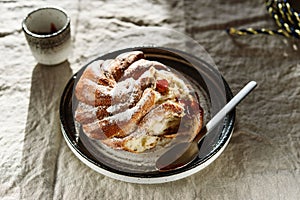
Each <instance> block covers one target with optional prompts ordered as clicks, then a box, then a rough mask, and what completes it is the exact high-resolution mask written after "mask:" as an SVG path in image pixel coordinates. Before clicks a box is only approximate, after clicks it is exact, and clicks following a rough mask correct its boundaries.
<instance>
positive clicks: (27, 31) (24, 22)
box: [22, 6, 71, 38]
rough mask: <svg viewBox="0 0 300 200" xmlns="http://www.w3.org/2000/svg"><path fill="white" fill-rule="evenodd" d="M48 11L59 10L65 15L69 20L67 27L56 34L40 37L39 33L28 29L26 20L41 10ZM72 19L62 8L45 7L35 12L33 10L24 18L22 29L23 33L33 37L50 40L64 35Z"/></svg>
mask: <svg viewBox="0 0 300 200" xmlns="http://www.w3.org/2000/svg"><path fill="white" fill-rule="evenodd" d="M46 9H53V10H58V11H60V12H61V13H63V14H64V15H65V16H66V18H67V21H66V23H65V25H64V26H63V27H62V28H61V29H59V30H58V31H56V32H54V33H50V34H43V35H40V34H37V33H34V32H32V31H30V30H29V29H28V28H27V25H26V20H27V19H28V18H29V17H30V15H32V14H33V13H35V12H37V11H40V10H46ZM70 21H71V20H70V17H69V15H68V14H67V12H66V11H65V10H64V9H63V8H61V7H57V6H44V7H39V8H36V9H34V10H32V11H31V12H29V13H28V14H27V15H26V17H24V19H23V21H22V29H23V31H24V32H25V33H26V34H28V35H30V36H32V37H35V38H50V37H54V36H57V35H59V34H60V33H62V32H63V31H65V30H66V29H67V28H68V27H69V26H70Z"/></svg>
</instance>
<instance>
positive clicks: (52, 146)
mask: <svg viewBox="0 0 300 200" xmlns="http://www.w3.org/2000/svg"><path fill="white" fill-rule="evenodd" d="M71 75H72V70H71V68H70V63H69V62H68V61H65V62H64V63H62V64H59V65H57V66H53V67H49V66H43V65H40V64H37V65H36V66H35V68H34V70H33V73H32V81H31V91H30V102H29V108H28V116H27V122H26V129H25V138H24V146H23V157H22V173H21V176H20V184H21V199H30V198H31V197H32V195H33V194H34V196H35V197H39V199H52V197H53V187H54V185H55V177H56V176H55V173H56V159H57V155H58V153H59V149H60V144H61V139H62V135H61V132H60V124H59V102H60V97H61V94H62V92H63V89H64V87H65V85H66V83H67V81H68V80H69V78H70V77H71Z"/></svg>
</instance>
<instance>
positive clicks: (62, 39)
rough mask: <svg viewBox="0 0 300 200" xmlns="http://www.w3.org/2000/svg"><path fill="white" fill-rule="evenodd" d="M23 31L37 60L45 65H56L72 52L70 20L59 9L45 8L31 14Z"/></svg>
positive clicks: (23, 24) (25, 21) (24, 22)
mask: <svg viewBox="0 0 300 200" xmlns="http://www.w3.org/2000/svg"><path fill="white" fill-rule="evenodd" d="M22 29H23V31H24V33H25V37H26V40H27V42H28V45H29V47H30V50H31V52H32V54H33V56H34V57H35V59H36V60H37V61H38V62H39V63H41V64H44V65H56V64H59V63H62V62H63V61H65V60H66V59H67V58H68V55H69V54H70V52H71V46H72V45H71V31H70V18H69V16H68V15H67V14H66V12H65V11H64V10H63V9H61V8H58V7H43V8H38V9H36V10H33V11H32V12H30V13H29V14H28V15H27V16H26V17H25V19H24V20H23V22H22Z"/></svg>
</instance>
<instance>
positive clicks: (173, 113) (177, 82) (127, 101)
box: [75, 51, 203, 153]
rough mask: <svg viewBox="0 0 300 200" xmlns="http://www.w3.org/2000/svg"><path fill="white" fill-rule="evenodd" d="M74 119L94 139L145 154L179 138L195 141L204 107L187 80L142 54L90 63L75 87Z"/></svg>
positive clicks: (131, 54)
mask: <svg viewBox="0 0 300 200" xmlns="http://www.w3.org/2000/svg"><path fill="white" fill-rule="evenodd" d="M75 96H76V98H77V100H78V106H77V108H76V111H75V120H76V121H77V122H79V123H80V124H81V126H82V129H83V132H84V133H85V134H86V135H87V136H88V137H90V138H92V139H95V140H100V141H101V142H102V143H104V144H105V145H107V146H109V147H111V148H114V149H122V150H126V151H129V152H135V153H141V152H144V151H146V150H150V149H153V148H156V147H158V146H160V147H164V146H165V145H167V144H169V143H170V141H172V139H174V138H175V137H177V136H179V135H180V136H183V137H186V138H187V139H188V140H192V139H193V138H194V137H195V136H196V134H197V133H198V132H199V131H200V129H201V128H202V123H203V109H202V108H201V106H200V104H199V102H198V101H199V100H198V98H197V94H196V92H195V91H194V90H193V88H192V86H191V85H190V84H189V83H188V82H187V81H185V78H184V77H180V74H177V73H175V72H174V71H172V70H171V69H170V68H169V67H167V66H165V65H164V64H162V63H160V62H157V61H150V60H146V59H145V55H144V53H143V52H141V51H131V52H127V53H123V54H120V55H119V56H117V57H116V58H115V59H111V60H96V61H94V62H92V63H91V64H89V65H88V66H87V67H86V69H85V70H84V72H83V73H82V75H81V77H80V79H79V81H78V82H77V84H76V88H75Z"/></svg>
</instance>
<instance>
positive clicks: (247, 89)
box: [206, 81, 257, 133]
mask: <svg viewBox="0 0 300 200" xmlns="http://www.w3.org/2000/svg"><path fill="white" fill-rule="evenodd" d="M256 85H257V83H256V82H255V81H250V82H249V83H248V84H247V85H246V86H245V87H244V88H243V89H241V90H240V91H239V93H237V94H236V95H235V96H234V97H233V98H232V99H231V100H230V101H229V102H228V103H227V104H226V105H225V106H224V107H223V108H222V109H221V110H220V111H219V112H218V113H217V114H216V115H215V116H214V117H213V118H212V119H211V120H209V122H208V123H207V124H206V132H207V133H208V132H210V131H211V130H212V129H213V128H215V127H216V125H217V124H218V123H219V122H220V121H221V120H222V118H224V117H225V116H226V115H227V114H228V113H229V112H230V111H231V110H232V109H233V108H234V107H236V106H237V105H238V104H239V103H240V102H241V101H242V100H243V99H244V98H245V97H246V96H247V95H248V94H249V93H250V92H251V91H252V90H253V89H254V88H255V87H256Z"/></svg>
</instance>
